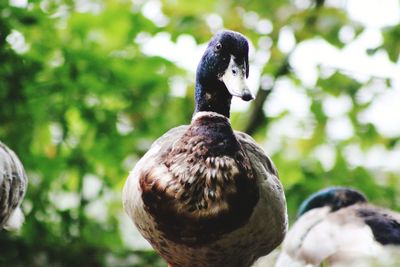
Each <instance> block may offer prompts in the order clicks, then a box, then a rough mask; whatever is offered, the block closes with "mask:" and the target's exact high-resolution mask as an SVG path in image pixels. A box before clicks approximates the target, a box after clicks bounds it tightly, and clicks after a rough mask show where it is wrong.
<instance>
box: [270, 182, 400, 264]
mask: <svg viewBox="0 0 400 267" xmlns="http://www.w3.org/2000/svg"><path fill="white" fill-rule="evenodd" d="M299 214H300V217H299V218H298V220H297V221H296V223H295V224H294V225H293V227H292V228H291V229H290V231H289V232H288V234H287V236H286V238H285V241H284V243H283V245H282V253H281V255H280V257H279V258H278V261H277V264H276V266H277V267H301V266H308V267H312V266H320V264H322V263H324V264H327V266H363V267H370V266H371V267H372V266H398V264H399V263H400V246H399V245H400V224H399V223H400V214H399V213H396V212H393V211H391V210H387V209H383V208H380V207H376V206H374V205H372V204H369V203H368V202H367V200H366V198H365V197H364V195H363V194H362V193H360V192H358V191H356V190H353V189H350V188H343V187H331V188H328V189H325V190H321V191H320V192H317V193H316V194H313V195H312V196H311V197H310V198H308V199H307V200H306V201H305V202H304V203H303V205H302V206H301V208H300V213H299Z"/></svg>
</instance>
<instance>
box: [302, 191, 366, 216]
mask: <svg viewBox="0 0 400 267" xmlns="http://www.w3.org/2000/svg"><path fill="white" fill-rule="evenodd" d="M364 202H367V198H366V197H365V196H364V195H363V194H362V193H361V192H359V191H357V190H354V189H351V188H347V187H328V188H326V189H323V190H321V191H318V192H316V193H315V194H312V195H311V196H309V197H308V198H307V199H306V200H304V201H303V203H302V204H301V205H300V208H299V211H298V213H297V216H298V217H300V216H301V215H303V214H304V213H306V212H307V211H309V210H312V209H315V208H321V207H330V208H331V211H336V210H339V209H341V208H344V207H348V206H350V205H353V204H356V203H364Z"/></svg>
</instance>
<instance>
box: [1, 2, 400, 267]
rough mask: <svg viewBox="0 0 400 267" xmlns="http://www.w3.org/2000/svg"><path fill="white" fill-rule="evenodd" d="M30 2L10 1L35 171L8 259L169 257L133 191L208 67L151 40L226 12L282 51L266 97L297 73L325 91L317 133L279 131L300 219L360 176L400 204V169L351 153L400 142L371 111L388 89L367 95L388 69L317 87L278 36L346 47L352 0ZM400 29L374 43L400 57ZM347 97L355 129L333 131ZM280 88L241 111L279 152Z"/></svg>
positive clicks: (5, 115) (309, 89)
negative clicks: (157, 48) (139, 235)
mask: <svg viewBox="0 0 400 267" xmlns="http://www.w3.org/2000/svg"><path fill="white" fill-rule="evenodd" d="M17 2H20V1H9V2H8V1H0V139H1V140H2V141H3V142H5V143H6V144H7V145H9V146H10V147H11V148H12V149H13V150H15V151H16V152H17V154H18V155H19V157H20V158H21V160H22V162H23V163H24V165H25V167H26V170H27V172H28V176H29V178H30V183H29V188H28V192H27V195H26V199H25V201H24V205H23V209H24V212H25V214H26V222H25V224H24V226H23V228H22V230H21V232H20V233H8V232H4V231H2V232H0V247H1V251H0V266H165V264H164V263H163V262H162V261H161V260H160V259H159V258H158V257H157V256H156V255H155V254H154V253H153V252H152V251H147V250H142V249H139V248H138V249H135V248H132V246H131V245H129V244H127V241H126V238H125V237H124V229H123V228H124V227H127V226H128V225H125V224H122V223H121V217H123V216H124V215H123V212H122V206H121V201H120V191H121V189H122V186H123V183H124V181H125V178H126V176H127V174H128V172H129V170H130V169H131V168H132V167H133V166H134V163H135V162H136V160H137V159H138V158H139V157H140V156H141V155H143V154H144V153H145V152H146V150H147V149H148V147H149V145H150V144H151V142H152V141H153V140H155V139H156V138H157V137H159V136H160V135H161V134H162V133H164V132H165V131H167V130H168V129H170V128H172V127H174V126H177V125H180V124H187V123H189V121H190V118H191V115H192V112H193V104H194V103H193V90H194V89H193V88H194V84H193V82H194V74H193V73H191V72H189V71H187V70H185V69H182V68H180V67H179V66H177V65H176V64H175V63H174V62H171V61H170V60H168V59H166V58H163V57H160V56H150V55H148V54H144V53H143V47H142V43H141V42H140V39H143V38H151V37H152V36H155V35H156V34H158V33H160V32H168V33H169V34H170V36H171V40H172V41H176V40H177V39H178V38H179V36H181V35H183V34H188V35H191V36H193V37H194V40H196V42H197V43H198V44H200V43H205V42H207V40H208V39H209V38H210V37H211V36H212V34H213V33H212V30H211V29H210V25H209V24H210V21H212V20H211V19H210V16H214V18H215V14H218V16H220V17H221V18H222V21H223V25H224V27H225V28H229V29H232V30H236V31H240V32H242V33H243V34H245V35H246V36H248V37H249V38H250V40H251V41H252V44H253V46H254V49H256V50H257V51H263V50H264V51H265V50H267V52H268V53H269V54H270V57H269V60H268V62H267V63H266V64H265V66H263V68H262V75H264V76H267V77H272V85H271V87H270V88H263V87H262V86H261V88H260V91H259V95H262V93H263V92H265V90H270V91H271V90H272V93H273V91H274V90H276V89H275V87H274V85H275V84H276V83H278V82H279V81H282V80H289V81H291V82H292V83H293V86H295V87H296V88H297V87H299V88H301V90H302V92H303V93H304V94H305V95H306V97H307V98H308V99H309V100H310V101H311V105H310V110H311V113H312V118H309V119H307V123H310V124H312V130H311V132H310V133H309V135H308V136H307V137H290V136H287V138H286V139H285V140H283V141H282V140H280V141H279V142H278V141H276V142H277V143H279V148H278V149H275V150H274V151H273V152H272V153H270V154H271V156H272V158H273V159H274V161H275V164H276V165H277V167H278V170H279V173H280V177H281V180H282V182H283V184H284V186H285V191H286V196H287V201H288V208H289V214H290V218H291V219H293V218H294V215H295V213H296V209H297V207H298V206H299V204H300V202H301V201H302V200H303V199H304V198H305V197H306V196H307V195H309V194H310V193H312V192H314V191H316V190H318V189H320V188H322V187H325V186H328V185H337V184H340V185H348V186H353V187H356V188H359V189H360V190H362V191H364V192H365V193H366V195H368V196H369V198H370V200H371V201H372V202H374V203H377V204H381V205H384V206H387V207H390V208H393V209H399V202H398V201H397V199H398V197H397V195H398V193H399V191H400V185H399V182H398V181H399V178H400V174H399V173H395V172H393V171H390V170H385V169H379V168H375V169H371V168H366V167H365V166H363V165H356V166H355V165H354V164H352V163H351V162H350V161H349V158H348V157H347V156H346V149H347V148H348V147H349V146H350V145H357V146H359V147H360V149H361V151H362V152H367V151H368V150H369V149H370V148H372V147H373V146H375V145H381V146H383V147H384V148H385V149H387V150H389V151H390V150H395V149H397V150H398V149H399V146H400V143H399V136H395V137H393V136H391V137H385V136H383V135H381V134H379V133H378V131H377V129H376V128H375V126H374V125H373V124H371V123H365V122H363V121H362V120H360V119H359V115H360V114H361V113H362V112H363V111H365V110H366V109H367V108H368V107H369V106H370V105H372V103H373V101H374V99H372V100H371V101H369V102H366V103H360V102H359V101H358V100H357V93H358V92H359V91H360V90H364V89H363V88H364V87H363V86H374V84H376V83H375V80H376V78H374V77H371V78H370V79H369V80H368V81H367V82H366V83H365V84H361V83H360V82H358V81H357V80H356V79H355V78H354V77H352V76H351V75H349V74H346V73H345V72H342V71H341V70H334V73H333V74H331V75H329V76H328V77H326V76H323V75H319V79H318V81H317V82H316V85H313V86H310V85H307V84H303V83H302V82H301V79H300V78H299V77H298V75H297V74H296V73H295V72H293V70H292V67H291V65H290V62H291V61H290V56H291V52H290V51H289V52H282V51H281V49H279V47H278V42H279V38H280V33H281V31H282V29H290V30H291V31H292V32H293V35H294V37H295V44H294V48H293V49H295V48H296V47H298V45H300V44H301V43H302V42H304V41H307V40H310V39H314V38H320V39H323V40H325V41H326V42H328V43H330V44H331V45H333V46H335V47H337V48H342V47H344V46H345V45H346V43H344V42H343V41H341V38H340V31H341V29H343V27H345V26H346V27H351V28H352V29H353V30H354V34H355V36H357V35H359V34H360V33H362V32H363V31H364V27H363V26H362V25H360V24H359V23H356V22H354V21H352V20H350V19H349V17H348V14H347V13H346V12H345V11H344V10H343V9H341V8H339V7H333V6H326V5H324V1H316V2H312V1H311V2H309V3H308V5H307V6H305V7H299V6H297V5H295V4H294V3H293V2H292V1H287V0H274V1H262V0H257V1H248V0H241V1H233V0H221V1H211V0H205V1H184V0H175V1H169V0H164V1H162V2H159V1H154V0H152V1H136V0H133V1H128V0H119V1H113V0H90V1H89V0H85V1H78V0H75V1H74V0H29V1H28V3H27V5H26V6H23V7H17V6H15V5H13V3H17ZM22 2H23V1H22ZM304 2H307V1H304ZM149 3H150V4H151V5H152V6H150V7H149ZM159 4H160V5H161V11H162V12H163V13H162V14H161V15H162V16H163V19H164V22H163V21H161V22H157V21H156V20H154V19H153V20H152V19H149V16H145V15H144V13H145V12H143V10H144V8H147V9H149V8H150V9H155V12H156V13H157V10H158V9H157V8H158V6H159ZM146 5H147V6H146ZM145 6H146V7H145ZM251 19H252V20H253V21H255V22H256V23H250V22H251ZM249 21H250V22H249ZM260 21H261V22H262V21H264V22H265V21H269V22H272V26H273V27H272V28H271V29H270V30H268V29H265V27H267V26H268V23H267V24H265V23H264V24H263V23H259V22H260ZM257 23H258V24H257ZM257 25H258V26H257ZM211 26H212V25H211ZM399 29H400V25H396V26H393V27H390V28H386V29H383V30H382V35H383V40H384V41H383V43H382V45H381V46H380V47H376V48H374V49H370V50H369V51H366V52H368V53H370V54H371V55H373V54H374V53H376V52H377V51H386V53H387V54H388V55H389V58H390V60H392V61H393V62H397V61H398V56H399V49H400V48H399V47H400V46H399V45H398V42H397V40H398V39H399V38H398V36H399V32H400V31H399ZM265 42H267V43H268V42H269V43H270V44H269V45H267V46H266V44H265ZM320 72H322V70H320ZM176 77H178V78H179V77H180V78H181V79H182V80H183V81H185V82H186V83H185V90H186V91H185V92H186V93H185V94H184V95H183V96H176V95H174V94H172V93H171V90H170V87H171V84H172V81H173V79H175V78H176ZM378 84H379V83H378ZM387 84H389V89H387V88H386V87H382V88H376V92H377V93H376V94H377V95H379V94H382V93H383V92H384V91H385V90H390V80H388V81H387ZM343 95H344V96H346V97H349V99H350V100H351V104H352V105H351V110H350V111H349V112H348V114H347V116H348V118H349V119H350V121H351V124H352V127H353V128H354V135H352V136H350V137H348V138H344V139H342V140H332V138H330V137H329V136H328V135H327V134H326V127H327V123H328V121H329V120H330V118H329V116H327V114H325V112H324V109H323V101H324V99H326V98H329V97H337V96H343ZM268 96H269V94H268V95H267V94H264V95H263V96H261V97H264V98H260V99H262V101H261V102H260V103H258V106H259V107H258V108H257V104H256V101H255V103H254V104H253V106H251V107H250V108H249V111H248V112H247V111H244V112H236V113H234V114H233V115H232V122H233V126H234V128H236V129H239V130H245V129H247V130H249V129H250V128H248V127H247V126H248V124H249V121H251V120H254V119H256V120H255V122H256V123H255V124H254V125H255V127H253V128H252V134H253V136H254V137H255V138H256V139H257V141H259V142H260V143H264V141H268V142H267V143H266V144H267V145H266V150H267V152H268V151H269V147H268V144H269V143H274V141H275V140H268V138H269V137H270V136H271V134H270V132H271V129H273V128H274V127H275V126H276V125H278V124H279V123H280V122H282V121H283V120H285V118H287V117H290V114H289V113H288V112H282V113H281V114H279V115H274V116H271V115H270V114H268V112H265V111H264V109H263V108H262V107H263V106H265V105H268V101H269V100H268ZM288 97H290V96H288ZM251 111H253V113H252V112H251ZM393 123H395V122H393ZM397 123H398V122H397ZM272 136H273V135H272ZM321 145H329V146H330V147H331V149H333V152H334V156H333V165H332V166H330V167H328V168H327V167H324V165H323V162H322V161H321V159H320V158H319V157H316V156H312V155H313V152H314V151H315V150H316V149H318V148H319V147H320V146H321ZM90 181H95V184H97V187H96V186H94V185H93V184H91V183H90ZM92 187H93V188H95V187H96V188H97V189H96V190H94V189H93V188H92ZM90 189H93V190H92V192H89V193H88V192H86V191H87V190H89V191H90ZM96 214H97V215H96ZM99 214H100V215H99ZM129 227H133V226H131V225H129Z"/></svg>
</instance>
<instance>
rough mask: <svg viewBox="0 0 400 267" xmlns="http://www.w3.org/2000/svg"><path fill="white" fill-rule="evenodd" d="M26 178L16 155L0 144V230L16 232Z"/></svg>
mask: <svg viewBox="0 0 400 267" xmlns="http://www.w3.org/2000/svg"><path fill="white" fill-rule="evenodd" d="M27 186H28V178H27V176H26V173H25V170H24V167H23V165H22V163H21V161H20V160H19V158H18V157H17V155H16V154H15V153H14V151H12V150H11V149H10V148H8V147H7V146H6V145H5V144H3V143H2V142H0V228H4V229H6V230H18V229H19V228H20V227H21V225H22V223H23V221H24V215H23V214H22V211H21V209H20V205H21V202H22V200H23V198H24V195H25V192H26V189H27Z"/></svg>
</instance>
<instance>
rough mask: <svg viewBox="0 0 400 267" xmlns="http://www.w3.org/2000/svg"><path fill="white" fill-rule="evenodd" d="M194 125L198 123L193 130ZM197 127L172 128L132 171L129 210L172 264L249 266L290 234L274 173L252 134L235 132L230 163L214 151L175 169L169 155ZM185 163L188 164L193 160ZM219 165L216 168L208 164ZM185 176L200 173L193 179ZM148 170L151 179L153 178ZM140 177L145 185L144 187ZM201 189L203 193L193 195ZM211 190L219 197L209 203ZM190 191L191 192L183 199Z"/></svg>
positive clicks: (126, 190)
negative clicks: (235, 151)
mask: <svg viewBox="0 0 400 267" xmlns="http://www.w3.org/2000/svg"><path fill="white" fill-rule="evenodd" d="M201 113H204V114H203V115H204V117H206V118H207V119H210V118H217V120H224V121H225V123H229V121H228V119H227V118H225V117H223V116H220V115H218V114H216V113H210V112H201ZM201 119H204V118H202V117H200V120H201ZM196 124H197V122H196V120H195V121H194V123H192V125H196ZM213 125H214V124H213ZM213 127H214V128H216V129H215V130H218V127H215V126H213ZM192 128H193V127H191V126H181V127H178V128H174V129H172V130H170V131H169V132H168V133H166V134H165V135H164V136H162V137H161V138H160V139H158V140H157V141H156V142H155V143H154V144H153V146H152V147H151V149H150V150H149V151H148V153H147V154H146V155H145V156H144V157H143V158H142V159H141V160H140V162H139V163H138V164H137V165H136V166H135V168H134V170H133V171H132V173H131V174H130V176H129V178H128V180H127V184H126V185H125V187H124V207H125V210H126V211H127V213H128V215H129V216H130V217H131V218H133V220H134V222H135V224H136V225H137V227H138V229H139V231H140V232H141V233H142V234H143V236H144V237H145V238H146V239H147V240H149V242H150V243H151V244H152V245H153V247H154V248H155V249H156V250H157V251H158V252H159V253H160V255H161V256H162V257H164V258H165V259H166V261H167V262H168V263H170V264H172V266H174V267H179V266H182V267H186V266H210V267H212V266H233V267H234V266H237V267H239V266H240V267H242V266H250V264H251V263H253V261H254V260H256V259H257V258H258V257H260V256H262V255H266V254H268V253H269V252H270V251H271V250H273V249H274V248H275V247H276V246H278V245H279V244H280V242H281V241H282V239H283V237H284V234H285V232H286V229H287V216H286V207H285V199H284V195H283V189H282V186H281V184H280V182H279V180H278V177H277V173H276V169H275V168H274V166H273V164H272V162H271V161H270V159H269V158H268V157H267V156H266V155H265V154H264V153H263V151H262V149H261V148H260V147H259V146H258V145H257V144H256V143H255V142H254V140H253V139H252V138H251V137H250V136H248V135H246V134H243V133H238V132H236V133H235V134H234V135H233V136H234V137H235V139H236V140H237V146H238V147H237V149H238V157H239V158H238V159H236V160H233V159H232V158H230V157H231V153H232V151H230V150H229V149H226V150H225V149H224V150H218V149H217V150H216V151H213V152H214V153H215V154H213V153H212V154H208V153H211V152H210V151H208V152H207V153H205V154H199V155H198V156H199V158H197V157H196V163H199V162H200V164H199V165H197V164H194V165H196V166H195V167H190V166H189V167H188V166H185V165H183V167H182V168H180V167H181V165H179V166H178V167H177V168H176V169H175V168H172V166H173V164H172V165H171V158H170V156H171V154H173V155H174V152H172V151H175V152H176V151H179V150H181V149H182V147H181V146H180V145H179V144H180V143H181V142H182V140H185V139H184V138H183V136H184V135H185V134H187V133H188V132H191V130H192ZM196 136H197V135H196ZM200 139H201V138H200ZM219 141H220V140H219ZM196 143H197V142H196ZM197 144H198V143H197ZM188 145H189V146H190V143H189V144H188ZM221 146H223V145H222V144H221ZM180 153H183V151H181V152H180ZM180 153H178V155H179V154H180ZM207 155H210V156H208V157H207ZM178 157H179V156H178ZM203 157H204V158H203ZM217 158H218V161H216V159H217ZM212 159H214V160H212ZM182 160H187V161H188V162H190V160H191V157H183V158H182ZM221 160H222V161H221ZM219 161H221V162H219ZM172 162H173V160H172ZM212 162H213V163H212ZM217 162H218V163H217ZM203 164H204V165H203ZM168 165H169V167H168ZM217 165H218V166H219V168H210V169H209V167H208V166H213V167H216V166H217ZM199 166H200V167H199ZM202 166H204V167H202ZM182 169H183V170H182ZM201 169H203V170H202V171H201ZM206 169H207V170H206ZM226 170H230V171H228V172H226ZM186 171H188V173H195V174H196V173H198V174H199V176H196V177H195V178H192V176H190V175H187V172H186ZM149 172H150V173H151V177H153V178H152V179H150V180H148V179H149V178H148V176H149ZM177 173H178V175H176V174H177ZM227 174H232V176H231V175H227ZM247 174H248V175H247ZM180 177H183V178H180ZM241 179H243V180H245V181H241ZM143 180H147V182H145V184H146V185H143ZM182 180H184V181H186V182H183V183H181V181H182ZM190 180H193V181H192V182H190ZM208 181H209V182H208ZM214 183H215V184H214ZM175 186H176V190H175ZM196 188H200V189H202V192H197V193H196V192H195V191H196ZM210 188H215V190H216V192H217V191H220V193H216V196H215V198H211V197H209V196H208V194H209V191H208V190H209V189H210ZM145 192H147V194H154V195H153V197H152V198H154V199H151V200H146V197H144V198H142V196H143V195H144V194H146V193H145ZM186 192H189V193H190V194H188V196H185V193H186ZM203 202H204V203H207V204H206V205H204V204H202V203H203ZM149 204H155V206H153V207H149V206H148V205H149ZM238 206H239V207H238ZM193 208H194V210H192V209H193ZM237 208H239V209H240V212H237V211H236V210H235V209H237Z"/></svg>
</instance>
